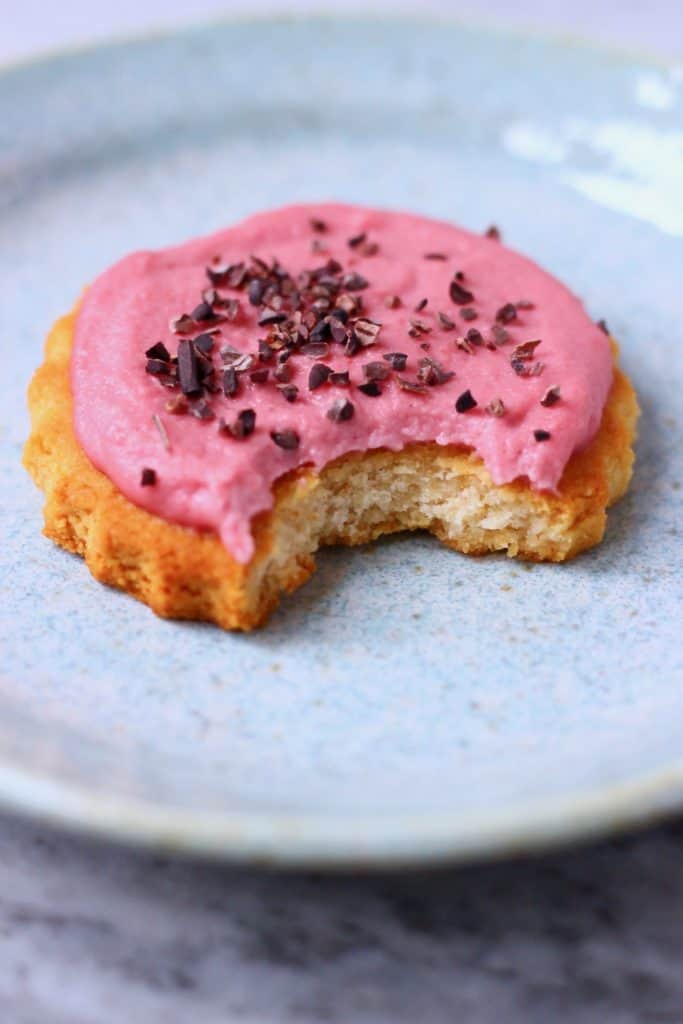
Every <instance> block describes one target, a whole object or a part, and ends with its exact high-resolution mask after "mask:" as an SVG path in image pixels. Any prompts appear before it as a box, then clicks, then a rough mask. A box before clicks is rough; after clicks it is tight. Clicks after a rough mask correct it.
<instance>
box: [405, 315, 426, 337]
mask: <svg viewBox="0 0 683 1024" xmlns="http://www.w3.org/2000/svg"><path fill="white" fill-rule="evenodd" d="M408 323H409V324H410V327H409V328H408V334H409V335H410V337H411V338H420V337H422V335H423V334H429V333H430V332H431V327H430V326H429V324H426V323H425V322H424V320H419V319H418V318H417V317H416V316H413V317H411V318H410V320H409V321H408Z"/></svg>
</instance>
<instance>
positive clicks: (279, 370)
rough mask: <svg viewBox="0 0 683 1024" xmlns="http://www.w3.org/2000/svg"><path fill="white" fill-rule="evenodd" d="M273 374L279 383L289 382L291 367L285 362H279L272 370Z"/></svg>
mask: <svg viewBox="0 0 683 1024" xmlns="http://www.w3.org/2000/svg"><path fill="white" fill-rule="evenodd" d="M273 376H274V377H275V380H277V381H279V382H280V383H281V384H289V382H290V380H291V379H292V368H291V366H288V365H287V363H279V364H278V365H277V366H276V367H275V369H274V370H273Z"/></svg>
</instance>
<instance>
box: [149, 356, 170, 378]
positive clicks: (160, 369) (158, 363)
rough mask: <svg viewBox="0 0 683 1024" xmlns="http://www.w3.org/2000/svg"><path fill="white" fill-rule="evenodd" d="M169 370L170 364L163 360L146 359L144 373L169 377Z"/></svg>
mask: <svg viewBox="0 0 683 1024" xmlns="http://www.w3.org/2000/svg"><path fill="white" fill-rule="evenodd" d="M170 370H171V367H170V364H169V363H167V362H166V361H165V360H163V359H148V360H147V362H146V363H145V373H151V374H152V375H153V376H159V375H160V374H166V375H170Z"/></svg>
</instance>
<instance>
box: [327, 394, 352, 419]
mask: <svg viewBox="0 0 683 1024" xmlns="http://www.w3.org/2000/svg"><path fill="white" fill-rule="evenodd" d="M353 413H354V406H353V402H349V400H348V398H338V399H337V400H336V402H333V403H332V405H331V406H330V407H329V409H328V410H327V413H326V416H327V418H328V420H332V421H333V422H334V423H342V422H343V421H344V420H350V419H351V417H352V416H353Z"/></svg>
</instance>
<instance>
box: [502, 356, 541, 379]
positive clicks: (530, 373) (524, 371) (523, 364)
mask: <svg viewBox="0 0 683 1024" xmlns="http://www.w3.org/2000/svg"><path fill="white" fill-rule="evenodd" d="M510 366H511V367H512V369H513V370H514V371H515V373H516V374H517V376H518V377H539V376H540V375H541V373H543V363H538V362H537V363H534V364H533V366H531V365H530V363H529V361H528V360H527V361H525V360H524V359H511V360H510Z"/></svg>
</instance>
